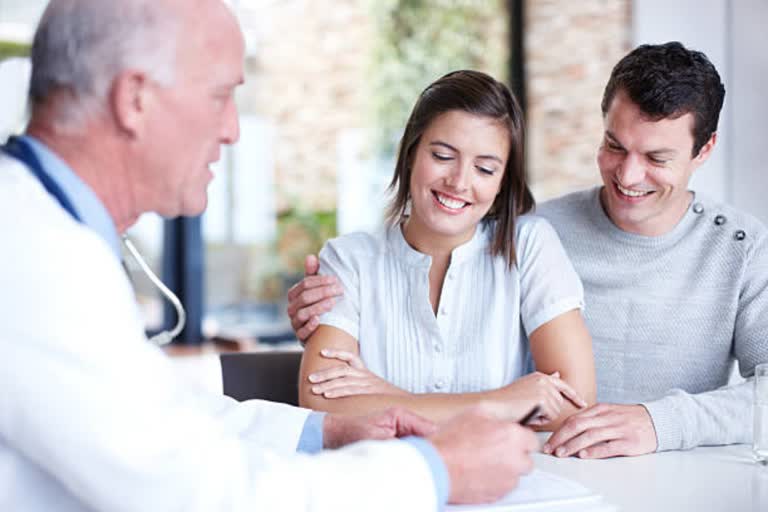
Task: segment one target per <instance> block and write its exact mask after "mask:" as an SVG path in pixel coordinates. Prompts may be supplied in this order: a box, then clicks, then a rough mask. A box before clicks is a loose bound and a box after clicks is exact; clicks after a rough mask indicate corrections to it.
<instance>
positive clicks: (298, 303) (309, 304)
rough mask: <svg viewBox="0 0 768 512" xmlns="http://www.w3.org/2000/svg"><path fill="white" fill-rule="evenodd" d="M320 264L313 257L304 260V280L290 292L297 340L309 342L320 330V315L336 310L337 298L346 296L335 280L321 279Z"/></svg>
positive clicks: (290, 304) (290, 310)
mask: <svg viewBox="0 0 768 512" xmlns="http://www.w3.org/2000/svg"><path fill="white" fill-rule="evenodd" d="M319 269H320V263H319V262H318V261H317V256H314V255H309V256H307V257H306V258H305V260H304V279H302V280H301V281H300V282H298V283H296V284H295V285H293V286H292V287H291V289H290V290H288V308H287V313H288V316H289V317H291V327H293V331H294V332H295V333H296V337H297V338H299V339H300V340H301V341H306V340H307V338H309V337H310V336H311V335H312V333H313V332H315V329H317V326H318V325H320V318H319V317H320V315H322V314H323V313H327V312H328V311H330V310H331V308H333V304H334V302H335V299H334V297H338V296H341V295H342V294H343V293H344V290H343V289H342V287H341V285H340V284H339V283H338V281H337V279H336V278H335V277H333V276H318V275H317V271H318V270H319Z"/></svg>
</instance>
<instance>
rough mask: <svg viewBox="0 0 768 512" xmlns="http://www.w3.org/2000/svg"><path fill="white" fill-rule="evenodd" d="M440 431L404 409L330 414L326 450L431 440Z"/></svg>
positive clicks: (325, 430) (326, 422) (325, 426)
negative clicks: (411, 438) (391, 441)
mask: <svg viewBox="0 0 768 512" xmlns="http://www.w3.org/2000/svg"><path fill="white" fill-rule="evenodd" d="M436 430H437V426H436V425H435V424H434V423H433V422H431V421H429V420H428V419H426V418H422V417H421V416H419V415H418V414H415V413H412V412H410V411H408V410H407V409H403V408H402V407H391V408H389V409H387V410H385V411H383V412H377V413H373V414H368V415H365V416H352V415H348V414H333V413H328V414H326V415H325V418H324V419H323V448H329V449H333V448H341V447H342V446H346V445H348V444H351V443H356V442H358V441H364V440H366V439H373V440H386V439H394V438H396V437H407V436H419V437H427V436H430V435H432V434H433V433H434V432H435V431H436Z"/></svg>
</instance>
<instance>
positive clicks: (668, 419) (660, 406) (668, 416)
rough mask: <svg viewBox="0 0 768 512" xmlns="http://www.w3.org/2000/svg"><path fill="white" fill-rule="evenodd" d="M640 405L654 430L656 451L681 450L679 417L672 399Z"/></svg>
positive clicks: (681, 435)
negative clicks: (649, 417) (647, 415)
mask: <svg viewBox="0 0 768 512" xmlns="http://www.w3.org/2000/svg"><path fill="white" fill-rule="evenodd" d="M640 405H642V406H643V407H645V409H646V410H647V411H648V414H649V415H650V416H651V421H652V422H653V428H654V430H656V451H657V452H664V451H668V450H681V449H683V428H682V425H681V416H680V414H679V413H678V411H677V408H676V407H675V399H674V397H672V396H667V397H664V398H662V399H660V400H655V401H653V402H644V403H641V404H640Z"/></svg>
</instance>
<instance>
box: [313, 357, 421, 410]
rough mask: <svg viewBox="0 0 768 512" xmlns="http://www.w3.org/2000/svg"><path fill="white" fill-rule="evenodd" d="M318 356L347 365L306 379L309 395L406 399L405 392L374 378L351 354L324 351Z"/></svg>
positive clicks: (314, 374) (323, 371)
mask: <svg viewBox="0 0 768 512" xmlns="http://www.w3.org/2000/svg"><path fill="white" fill-rule="evenodd" d="M320 355H321V356H323V357H325V358H328V359H338V360H339V361H343V362H344V363H346V364H342V365H339V366H334V367H333V368H328V369H325V370H320V371H317V372H314V373H312V374H310V375H309V377H308V379H309V382H311V383H312V393H313V394H315V395H322V396H323V397H324V398H342V397H345V396H354V395H406V394H408V393H407V392H406V391H403V390H402V389H400V388H398V387H396V386H394V385H392V384H390V383H389V382H387V381H385V380H384V379H382V378H381V377H379V376H378V375H374V374H373V373H372V372H371V371H370V370H368V368H366V367H365V364H363V360H362V359H360V357H359V356H358V355H356V354H353V353H352V352H347V351H344V350H334V349H330V348H324V349H323V350H321V351H320Z"/></svg>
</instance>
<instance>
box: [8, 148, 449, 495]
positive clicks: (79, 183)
mask: <svg viewBox="0 0 768 512" xmlns="http://www.w3.org/2000/svg"><path fill="white" fill-rule="evenodd" d="M21 138H22V139H23V140H24V141H25V142H27V143H28V144H29V145H30V146H31V148H32V151H34V153H35V156H37V158H38V159H39V160H40V165H42V167H43V169H44V170H45V172H46V173H47V174H48V176H50V178H51V179H52V180H54V181H55V182H56V184H57V185H58V186H59V187H61V190H62V191H63V192H64V194H66V196H67V198H68V199H69V200H70V202H71V203H72V206H74V208H75V211H76V212H77V214H78V216H79V217H80V219H81V221H82V223H83V224H84V225H86V226H87V227H89V228H90V229H92V230H93V231H95V232H96V233H97V234H98V235H99V236H100V237H101V238H102V239H103V240H104V241H105V242H107V244H108V245H109V247H110V248H111V249H112V252H113V253H114V254H115V257H116V258H117V259H118V260H120V259H122V253H121V250H120V236H119V234H118V232H117V228H116V227H115V223H114V221H113V220H112V217H111V216H110V215H109V212H108V211H107V209H106V207H105V206H104V203H102V202H101V200H100V199H99V198H98V197H97V196H96V193H95V192H94V191H93V190H92V189H91V188H90V187H89V186H88V185H87V184H86V183H85V182H84V181H83V180H82V179H81V178H80V177H79V176H78V175H77V174H76V173H75V172H74V171H73V170H72V168H70V167H69V166H68V165H67V164H66V162H64V160H62V159H61V158H60V157H59V156H58V155H56V154H55V153H54V152H53V151H51V150H50V149H49V148H48V147H47V146H46V145H45V144H43V143H42V142H41V141H39V140H37V139H36V138H34V137H31V136H29V135H24V136H22V137H21ZM324 418H325V413H320V412H312V413H310V414H309V416H307V419H306V421H305V423H304V428H303V429H302V432H301V437H300V438H299V443H298V445H297V447H296V451H299V452H304V453H317V452H319V451H321V450H322V449H323V421H324ZM404 442H406V443H408V444H410V445H411V446H413V447H414V448H416V449H417V450H418V451H419V452H420V453H421V454H422V456H423V457H424V458H425V459H426V461H427V463H428V464H429V467H430V470H431V471H432V476H433V479H434V484H435V492H436V494H437V502H438V508H439V509H442V508H443V506H444V505H445V503H447V501H448V496H449V493H450V480H449V476H448V471H447V469H446V467H445V464H444V463H443V460H442V459H441V457H440V455H439V454H438V453H437V450H436V449H435V448H434V446H432V444H431V443H429V441H426V440H424V439H421V438H417V437H409V438H406V439H404Z"/></svg>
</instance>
